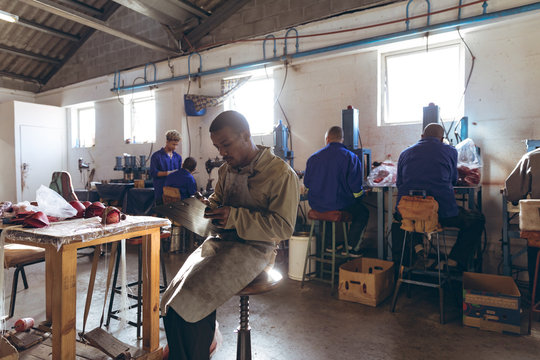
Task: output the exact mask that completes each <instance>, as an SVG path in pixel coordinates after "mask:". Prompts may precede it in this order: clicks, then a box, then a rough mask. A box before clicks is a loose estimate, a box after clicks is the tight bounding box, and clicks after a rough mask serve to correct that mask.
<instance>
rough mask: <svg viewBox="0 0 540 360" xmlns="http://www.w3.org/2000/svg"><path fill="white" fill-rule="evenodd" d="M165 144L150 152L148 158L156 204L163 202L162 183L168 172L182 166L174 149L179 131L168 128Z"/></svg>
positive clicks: (178, 137)
mask: <svg viewBox="0 0 540 360" xmlns="http://www.w3.org/2000/svg"><path fill="white" fill-rule="evenodd" d="M165 138H166V142H165V146H164V147H162V148H161V149H160V150H158V151H156V152H155V153H153V154H152V157H151V159H150V176H152V179H153V182H154V199H155V201H156V204H161V203H162V202H163V200H162V198H163V185H164V184H165V179H166V178H167V176H169V175H170V174H172V173H174V172H176V171H178V169H180V167H181V166H182V157H181V156H180V155H179V154H178V153H177V152H176V151H175V150H176V147H177V146H178V144H179V143H180V133H179V132H178V131H176V130H169V131H167V133H166V134H165Z"/></svg>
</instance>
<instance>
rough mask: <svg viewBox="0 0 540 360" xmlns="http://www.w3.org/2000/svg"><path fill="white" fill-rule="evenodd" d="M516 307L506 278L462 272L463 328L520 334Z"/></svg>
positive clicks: (515, 293) (514, 289)
mask: <svg viewBox="0 0 540 360" xmlns="http://www.w3.org/2000/svg"><path fill="white" fill-rule="evenodd" d="M520 305H521V294H520V293H519V290H518V287H517V286H516V283H515V282H514V279H512V278H511V277H510V276H500V275H490V274H477V273H469V272H464V273H463V325H466V326H472V327H476V328H479V329H482V330H490V331H496V332H502V333H512V334H520V328H521V327H520Z"/></svg>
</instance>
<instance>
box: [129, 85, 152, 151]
mask: <svg viewBox="0 0 540 360" xmlns="http://www.w3.org/2000/svg"><path fill="white" fill-rule="evenodd" d="M144 103H149V104H150V105H151V107H153V111H150V115H149V116H150V118H147V119H145V120H144V121H145V122H146V121H148V122H149V124H145V125H148V126H147V127H148V128H147V129H146V131H141V132H142V133H143V134H145V135H147V136H146V137H143V139H142V140H140V139H137V133H138V132H139V131H140V130H139V129H137V128H136V127H137V126H138V123H137V122H136V119H134V112H135V111H136V108H137V106H138V105H140V104H144ZM134 122H135V123H134ZM156 127H157V115H156V98H155V96H154V92H153V91H145V92H141V93H137V94H133V95H132V96H125V97H124V142H125V143H129V144H148V143H155V142H156Z"/></svg>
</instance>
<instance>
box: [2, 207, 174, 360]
mask: <svg viewBox="0 0 540 360" xmlns="http://www.w3.org/2000/svg"><path fill="white" fill-rule="evenodd" d="M168 225H170V221H169V220H167V219H162V218H157V217H150V216H128V217H127V218H126V220H123V221H121V222H120V223H117V224H111V225H101V223H100V218H99V217H94V218H90V219H75V220H69V221H61V222H57V223H51V225H50V226H48V227H45V228H41V229H33V228H23V227H22V226H20V225H18V226H12V227H8V228H4V230H3V232H4V233H5V237H6V241H7V242H12V243H18V244H26V245H32V246H38V247H42V248H44V249H45V264H46V265H45V269H46V277H45V288H46V316H47V320H50V321H52V323H53V327H52V335H53V336H52V358H53V359H75V342H76V321H75V316H76V301H75V299H76V298H77V249H80V248H84V247H88V246H97V245H100V244H105V243H111V242H115V241H119V240H122V239H129V238H133V237H138V236H142V237H143V244H142V252H143V273H144V274H147V275H146V276H147V277H145V279H148V281H143V299H144V301H143V349H144V350H146V351H148V352H154V351H157V350H159V247H160V238H159V234H160V228H161V227H162V226H168Z"/></svg>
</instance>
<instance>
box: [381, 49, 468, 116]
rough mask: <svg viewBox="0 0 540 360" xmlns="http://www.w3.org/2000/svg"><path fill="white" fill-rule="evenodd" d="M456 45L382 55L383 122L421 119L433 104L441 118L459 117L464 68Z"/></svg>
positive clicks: (459, 50) (461, 113) (462, 109)
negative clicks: (436, 106)
mask: <svg viewBox="0 0 540 360" xmlns="http://www.w3.org/2000/svg"><path fill="white" fill-rule="evenodd" d="M462 59H463V55H462V51H461V46H460V45H459V44H453V45H446V46H441V47H436V48H429V49H428V50H427V51H426V49H425V48H424V49H422V50H417V51H409V52H399V53H387V54H382V60H383V61H382V63H383V66H384V72H383V73H384V74H385V76H384V78H383V84H382V85H383V87H382V88H383V89H384V93H383V99H382V100H383V101H382V104H383V109H382V111H383V116H382V123H383V125H384V124H385V125H389V124H405V123H418V122H422V116H423V107H424V106H428V104H429V103H431V102H432V103H434V104H436V105H438V106H439V108H440V116H441V118H442V120H443V121H450V120H455V119H460V118H461V117H462V116H463V111H464V107H463V91H464V82H465V81H464V77H465V75H464V69H463V60H462Z"/></svg>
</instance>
